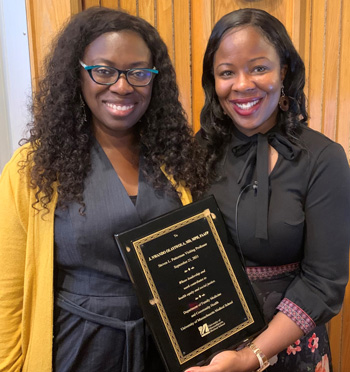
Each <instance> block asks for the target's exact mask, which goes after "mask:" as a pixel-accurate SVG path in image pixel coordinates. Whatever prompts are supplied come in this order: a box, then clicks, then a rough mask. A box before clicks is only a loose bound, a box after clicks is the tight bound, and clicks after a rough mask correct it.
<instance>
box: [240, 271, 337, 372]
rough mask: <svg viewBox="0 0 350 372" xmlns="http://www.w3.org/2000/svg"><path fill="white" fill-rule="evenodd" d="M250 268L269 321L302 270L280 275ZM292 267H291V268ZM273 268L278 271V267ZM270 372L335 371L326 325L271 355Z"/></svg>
mask: <svg viewBox="0 0 350 372" xmlns="http://www.w3.org/2000/svg"><path fill="white" fill-rule="evenodd" d="M256 269H258V268H249V267H248V268H247V274H248V276H249V278H250V280H251V282H252V285H253V288H254V291H255V293H256V295H257V297H258V300H259V302H260V305H261V306H262V309H263V312H264V315H265V318H266V321H267V322H269V321H270V320H271V319H272V317H273V316H274V314H275V313H276V307H277V305H278V304H279V303H280V301H281V300H282V299H283V297H284V293H285V290H286V288H287V287H288V286H289V284H290V283H291V281H292V280H293V279H294V278H295V276H296V275H297V273H298V269H293V270H291V271H289V270H286V271H284V270H283V269H282V270H277V271H278V274H277V275H272V276H270V277H269V276H266V275H265V274H264V276H262V275H260V274H259V272H260V270H259V269H260V268H259V269H258V270H256ZM288 269H290V267H289V268H288ZM265 271H269V270H264V273H265ZM273 271H276V270H275V269H274V270H273ZM270 364H271V366H270V367H269V368H267V369H266V371H268V372H332V371H333V369H332V363H331V354H330V347H329V339H328V333H327V329H326V326H325V325H319V326H317V327H316V328H314V329H313V330H312V331H311V332H310V333H309V334H307V335H305V336H303V337H301V338H300V339H299V340H297V341H296V342H295V343H294V344H292V345H289V346H288V348H287V349H286V350H283V351H282V352H280V353H279V354H278V355H276V356H274V357H273V358H271V359H270Z"/></svg>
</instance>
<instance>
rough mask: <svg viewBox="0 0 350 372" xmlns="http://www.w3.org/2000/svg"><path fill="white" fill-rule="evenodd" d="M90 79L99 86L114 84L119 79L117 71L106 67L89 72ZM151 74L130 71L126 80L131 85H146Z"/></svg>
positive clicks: (134, 70) (141, 71) (136, 70)
mask: <svg viewBox="0 0 350 372" xmlns="http://www.w3.org/2000/svg"><path fill="white" fill-rule="evenodd" d="M91 73H92V77H93V78H94V80H95V81H96V82H97V83H100V84H114V83H115V82H116V81H117V80H118V78H119V71H118V70H116V69H114V68H111V67H107V66H105V67H104V66H103V67H102V66H101V67H95V68H93V69H92V70H91ZM152 76H153V74H152V72H150V71H146V70H143V69H132V70H129V71H128V72H127V73H126V78H127V80H128V82H129V84H131V85H139V86H142V85H147V84H148V83H149V82H150V81H151V79H152Z"/></svg>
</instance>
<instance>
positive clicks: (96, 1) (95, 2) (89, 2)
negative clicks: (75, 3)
mask: <svg viewBox="0 0 350 372" xmlns="http://www.w3.org/2000/svg"><path fill="white" fill-rule="evenodd" d="M82 4H83V9H87V8H91V7H92V6H101V0H82Z"/></svg>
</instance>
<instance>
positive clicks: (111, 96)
mask: <svg viewBox="0 0 350 372" xmlns="http://www.w3.org/2000/svg"><path fill="white" fill-rule="evenodd" d="M178 95H179V94H178V89H177V85H176V78H175V73H174V69H173V66H172V64H171V61H170V58H169V55H168V52H167V48H166V46H165V44H164V42H163V41H162V40H161V38H160V36H159V34H158V32H157V31H156V30H155V29H154V28H153V27H152V26H151V25H150V24H148V23H147V22H146V21H144V20H142V19H141V18H138V17H134V16H131V15H129V14H127V13H124V12H120V11H114V10H111V9H106V8H90V9H88V10H86V11H83V12H81V13H79V14H78V15H76V16H74V17H73V18H72V19H71V20H70V22H69V23H68V24H67V25H66V27H65V28H64V29H63V30H62V31H61V33H60V34H59V35H58V36H57V38H56V41H55V43H54V45H53V48H52V52H51V53H50V55H49V56H48V58H47V60H46V70H45V75H44V77H43V79H42V81H41V82H40V84H39V89H38V91H37V93H36V96H35V97H34V102H33V105H32V111H33V122H32V123H29V125H28V127H29V137H28V138H27V139H25V140H24V141H23V142H24V143H25V144H24V145H23V146H22V147H21V148H20V149H18V151H17V152H16V153H15V154H14V156H13V158H12V159H11V161H10V162H9V163H8V164H7V165H6V167H5V168H4V171H3V173H2V175H1V178H0V241H1V244H0V262H2V263H6V264H5V269H4V270H1V271H0V293H1V296H0V370H1V371H14V370H26V371H29V372H34V371H35V372H37V371H40V372H48V371H52V370H55V371H59V372H64V371H75V372H79V371H84V372H89V371H90V372H97V371H104V372H108V371H124V372H126V371H128V372H140V371H163V370H164V366H163V364H162V361H161V359H160V357H159V355H158V353H157V351H156V348H155V345H154V343H153V341H152V339H151V337H150V334H149V332H148V329H147V328H146V327H145V324H144V320H143V316H142V312H141V309H140V308H139V306H138V302H137V299H136V296H135V293H134V290H133V286H132V283H131V281H130V278H129V276H128V273H127V271H126V268H125V266H124V263H123V260H122V257H121V256H120V254H119V252H118V250H117V247H116V244H115V241H114V238H113V236H114V234H117V233H120V232H122V231H125V230H128V229H130V228H133V227H135V226H137V225H139V224H141V223H143V222H145V221H148V220H149V219H151V218H154V217H156V216H159V215H161V214H164V213H166V212H169V211H171V210H173V209H175V208H178V207H180V206H181V205H183V204H185V203H187V202H189V201H191V200H192V195H194V196H199V195H200V194H201V193H202V189H203V188H204V187H205V185H206V179H205V177H204V176H203V174H204V170H203V169H202V168H201V165H200V164H204V162H201V163H200V164H197V163H195V161H194V157H195V155H196V156H200V150H199V149H198V148H197V146H196V144H195V143H194V141H193V137H192V133H191V130H190V129H189V126H188V125H187V121H186V118H185V115H184V111H183V108H182V106H181V104H180V103H179V100H178ZM163 170H164V173H165V174H164V173H163ZM169 179H172V180H173V182H170V181H169ZM14 236H15V239H14V238H13V237H14Z"/></svg>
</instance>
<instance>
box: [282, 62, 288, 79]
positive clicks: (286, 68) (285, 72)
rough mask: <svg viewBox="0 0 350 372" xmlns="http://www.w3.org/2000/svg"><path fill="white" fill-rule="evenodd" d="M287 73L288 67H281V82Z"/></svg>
mask: <svg viewBox="0 0 350 372" xmlns="http://www.w3.org/2000/svg"><path fill="white" fill-rule="evenodd" d="M287 71H288V66H287V65H283V66H282V67H281V81H283V80H284V78H285V77H286V74H287Z"/></svg>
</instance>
